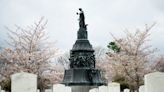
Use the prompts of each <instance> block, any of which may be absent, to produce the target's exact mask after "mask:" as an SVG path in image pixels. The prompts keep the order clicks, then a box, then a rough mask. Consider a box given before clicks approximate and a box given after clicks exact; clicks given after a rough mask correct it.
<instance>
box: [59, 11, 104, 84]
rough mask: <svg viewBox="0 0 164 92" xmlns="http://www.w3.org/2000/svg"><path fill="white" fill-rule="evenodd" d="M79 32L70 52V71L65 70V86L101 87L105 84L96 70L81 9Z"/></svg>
mask: <svg viewBox="0 0 164 92" xmlns="http://www.w3.org/2000/svg"><path fill="white" fill-rule="evenodd" d="M79 11H80V13H77V14H78V15H79V30H78V32H77V40H76V42H75V44H74V45H73V48H72V50H71V51H70V59H69V60H70V69H68V70H65V74H64V79H63V82H62V83H63V84H65V85H68V86H79V85H85V86H86V85H88V86H100V85H104V84H105V83H104V82H103V81H102V79H101V74H100V71H99V70H97V69H95V55H94V50H93V48H92V45H91V44H90V42H89V40H88V37H87V36H88V35H87V25H86V24H85V16H84V12H83V10H82V9H81V8H79Z"/></svg>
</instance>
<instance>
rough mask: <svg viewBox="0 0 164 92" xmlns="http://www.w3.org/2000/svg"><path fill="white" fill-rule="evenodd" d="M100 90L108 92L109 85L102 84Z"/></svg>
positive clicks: (100, 91)
mask: <svg viewBox="0 0 164 92" xmlns="http://www.w3.org/2000/svg"><path fill="white" fill-rule="evenodd" d="M98 92H108V86H100V87H99V91H98Z"/></svg>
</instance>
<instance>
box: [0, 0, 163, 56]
mask: <svg viewBox="0 0 164 92" xmlns="http://www.w3.org/2000/svg"><path fill="white" fill-rule="evenodd" d="M79 7H80V8H82V9H83V10H84V13H85V17H86V23H87V24H89V26H88V34H89V40H90V42H91V44H92V45H93V46H94V47H95V46H102V47H106V46H107V44H108V43H109V42H110V41H112V39H111V38H112V37H111V36H110V33H113V34H114V35H116V36H118V37H119V36H123V35H124V34H123V31H124V30H125V29H132V31H134V30H135V29H136V28H142V29H143V27H144V24H149V25H151V24H152V23H154V22H157V24H156V26H155V27H154V28H153V30H152V31H151V35H150V39H151V43H150V44H152V45H153V47H155V48H158V49H159V50H160V53H162V54H163V53H164V43H163V40H164V0H0V42H1V44H0V45H1V46H4V45H5V42H4V40H5V39H6V35H7V34H6V31H7V30H6V29H5V28H4V26H8V27H9V28H11V29H13V28H14V25H15V24H17V25H20V26H22V27H26V26H27V25H31V24H33V23H34V22H35V21H38V20H39V19H40V18H41V17H42V16H44V17H45V19H48V24H47V31H48V33H49V36H50V40H51V41H57V43H56V46H57V48H59V49H61V50H64V51H69V50H70V49H71V48H72V45H73V44H74V42H75V40H76V34H77V30H78V20H77V19H78V16H77V15H76V12H78V8H79Z"/></svg>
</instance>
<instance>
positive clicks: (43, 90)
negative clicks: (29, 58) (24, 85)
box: [39, 79, 45, 92]
mask: <svg viewBox="0 0 164 92" xmlns="http://www.w3.org/2000/svg"><path fill="white" fill-rule="evenodd" d="M39 87H40V92H45V86H44V81H43V80H42V79H40V84H39Z"/></svg>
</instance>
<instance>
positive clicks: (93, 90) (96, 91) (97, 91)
mask: <svg viewBox="0 0 164 92" xmlns="http://www.w3.org/2000/svg"><path fill="white" fill-rule="evenodd" d="M89 92H99V90H98V88H93V89H90V90H89Z"/></svg>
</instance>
